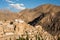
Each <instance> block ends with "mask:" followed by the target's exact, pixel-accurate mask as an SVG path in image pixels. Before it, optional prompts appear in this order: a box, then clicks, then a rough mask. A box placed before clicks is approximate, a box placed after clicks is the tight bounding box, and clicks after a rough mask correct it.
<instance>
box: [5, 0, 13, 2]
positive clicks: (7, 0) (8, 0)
mask: <svg viewBox="0 0 60 40" xmlns="http://www.w3.org/2000/svg"><path fill="white" fill-rule="evenodd" d="M6 2H8V3H14V2H13V1H11V0H6Z"/></svg>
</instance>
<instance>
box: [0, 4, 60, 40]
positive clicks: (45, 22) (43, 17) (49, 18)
mask: <svg viewBox="0 0 60 40" xmlns="http://www.w3.org/2000/svg"><path fill="white" fill-rule="evenodd" d="M15 19H21V20H23V21H24V22H25V23H26V24H27V25H29V24H30V26H32V27H36V26H38V25H39V27H40V26H41V27H42V29H43V30H44V31H43V35H44V36H43V38H45V37H46V36H45V35H47V36H48V34H49V35H50V36H53V37H50V36H49V38H53V39H54V40H56V38H57V39H58V38H59V37H60V6H56V5H52V4H44V5H40V6H38V7H36V8H33V9H25V10H23V11H21V12H19V13H13V12H11V11H5V10H4V11H0V20H5V21H6V20H15ZM16 21H17V20H16ZM18 24H19V22H18ZM18 24H17V27H18ZM21 24H23V25H25V24H24V23H21ZM19 25H20V24H19ZM23 25H21V26H23ZM27 25H26V26H27ZM19 27H20V26H19ZM24 27H25V26H24ZM24 27H23V28H24ZM23 28H22V29H23ZM26 28H27V27H26ZM17 30H18V29H17ZM39 31H40V30H39ZM39 31H38V32H39ZM20 32H21V31H20ZM17 33H18V32H17ZM44 33H45V34H44ZM40 34H41V36H42V31H41V32H40ZM19 35H20V34H19ZM46 40H48V37H47V39H46ZM50 40H52V39H50Z"/></svg>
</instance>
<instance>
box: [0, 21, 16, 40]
mask: <svg viewBox="0 0 60 40" xmlns="http://www.w3.org/2000/svg"><path fill="white" fill-rule="evenodd" d="M9 22H10V21H7V22H2V21H1V22H0V40H16V39H15V34H14V28H13V27H14V26H13V25H10V23H9Z"/></svg>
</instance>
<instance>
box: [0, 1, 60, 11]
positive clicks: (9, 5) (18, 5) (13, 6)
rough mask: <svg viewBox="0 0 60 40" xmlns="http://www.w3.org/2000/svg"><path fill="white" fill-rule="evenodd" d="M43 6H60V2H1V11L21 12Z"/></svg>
mask: <svg viewBox="0 0 60 40" xmlns="http://www.w3.org/2000/svg"><path fill="white" fill-rule="evenodd" d="M42 4H54V5H58V6H60V0H0V9H4V8H5V9H10V10H12V11H20V10H24V9H26V8H35V7H37V6H39V5H42Z"/></svg>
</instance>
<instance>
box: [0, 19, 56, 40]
mask: <svg viewBox="0 0 60 40" xmlns="http://www.w3.org/2000/svg"><path fill="white" fill-rule="evenodd" d="M27 35H28V37H29V40H36V36H39V37H40V39H41V40H42V39H43V40H57V37H54V36H52V35H51V34H49V33H48V32H47V31H45V30H44V29H43V28H42V26H40V25H37V26H35V27H33V26H31V25H29V24H27V23H25V22H24V21H23V20H21V19H16V20H12V21H0V40H16V39H19V37H23V38H26V37H27Z"/></svg>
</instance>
